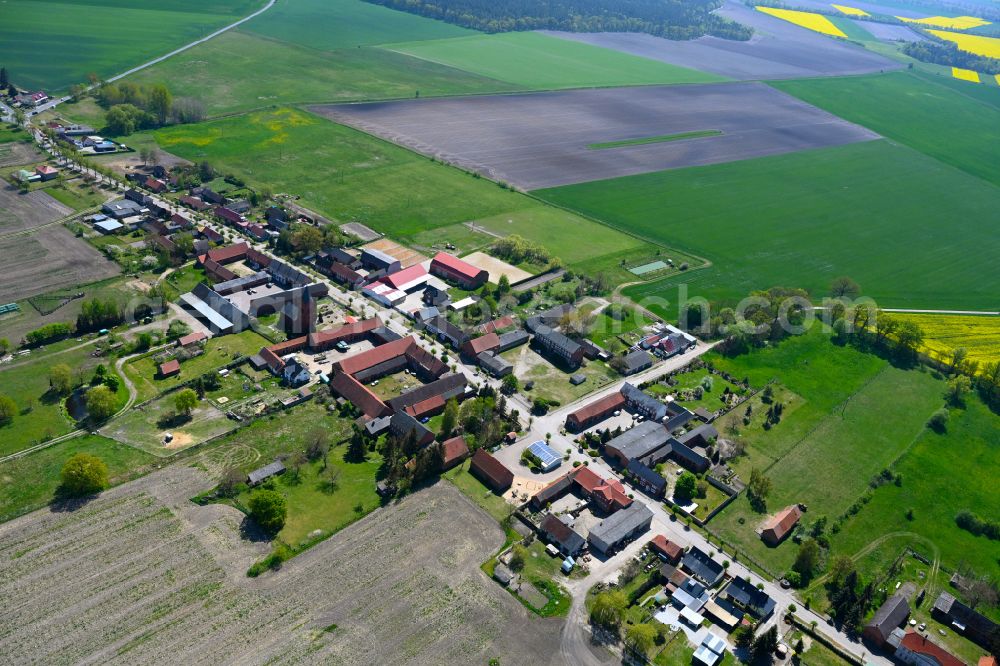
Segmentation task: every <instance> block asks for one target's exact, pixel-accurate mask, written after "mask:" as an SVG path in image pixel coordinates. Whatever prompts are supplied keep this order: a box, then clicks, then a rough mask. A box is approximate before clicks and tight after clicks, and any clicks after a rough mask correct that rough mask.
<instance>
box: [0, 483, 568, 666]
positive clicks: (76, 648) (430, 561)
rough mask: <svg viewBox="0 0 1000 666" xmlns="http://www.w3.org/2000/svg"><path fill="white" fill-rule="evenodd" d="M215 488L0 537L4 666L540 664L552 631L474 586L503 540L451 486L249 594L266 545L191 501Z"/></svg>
mask: <svg viewBox="0 0 1000 666" xmlns="http://www.w3.org/2000/svg"><path fill="white" fill-rule="evenodd" d="M211 485H212V481H211V479H210V478H209V477H208V476H207V475H205V474H204V473H202V472H199V471H197V470H195V469H194V468H191V467H183V466H180V465H174V466H172V467H169V468H167V469H166V470H162V471H160V472H157V473H154V474H152V475H150V476H148V477H145V478H144V479H141V480H139V481H135V482H132V483H129V484H126V485H124V486H120V487H118V488H116V489H115V490H112V491H109V492H108V493H105V494H104V495H103V496H102V497H101V498H100V499H98V500H94V501H92V502H90V503H88V504H85V505H84V506H81V507H79V508H76V509H75V510H72V511H55V512H54V511H49V510H45V511H39V512H36V513H33V514H30V515H28V516H24V517H22V518H20V519H18V520H15V521H12V522H9V523H6V524H5V525H3V526H2V527H0V562H2V563H3V564H2V567H0V572H2V575H0V594H2V595H3V598H4V599H5V600H6V601H5V609H6V610H5V620H4V626H5V637H4V640H3V642H2V647H0V661H4V662H6V663H10V662H12V661H14V660H16V659H17V658H19V656H23V655H24V654H32V655H35V656H36V657H37V658H39V659H42V660H44V661H46V662H48V663H56V662H59V663H63V662H67V663H68V662H79V661H86V660H96V661H101V662H114V661H127V662H131V663H152V662H156V661H163V660H164V659H166V658H168V655H169V659H170V660H172V661H179V662H184V663H194V662H203V663H212V662H214V663H218V662H221V661H246V660H253V661H267V660H269V659H273V660H279V661H281V662H282V663H315V662H318V661H327V662H334V663H385V662H386V660H387V659H389V658H390V655H392V658H393V659H394V663H400V664H428V663H470V662H474V663H486V662H487V661H488V660H489V659H491V658H499V659H500V662H501V663H504V664H518V663H527V662H528V661H530V662H531V663H538V664H545V663H549V662H551V661H552V655H553V651H554V650H555V649H556V648H557V647H558V644H559V642H558V639H557V635H558V628H559V626H560V625H561V623H560V622H558V621H552V622H547V621H539V620H538V619H537V618H534V617H532V616H529V613H528V611H527V610H526V609H525V608H523V607H522V606H521V605H520V604H519V603H518V602H517V601H516V600H515V599H513V598H512V597H511V596H509V595H508V594H507V593H506V592H504V591H503V590H502V588H500V587H499V586H497V585H495V584H494V583H492V582H491V581H489V580H488V579H487V578H486V575H485V574H484V573H483V572H482V571H481V570H480V569H479V565H480V563H481V562H483V561H484V560H486V559H487V558H488V557H489V556H490V554H491V553H492V552H493V551H494V550H495V549H496V548H498V547H499V546H500V544H501V543H503V538H504V536H503V532H502V531H501V530H500V528H499V527H498V526H497V524H496V523H495V522H494V521H493V519H492V518H490V517H489V516H488V515H487V514H486V513H484V512H483V511H481V510H479V509H477V508H476V507H475V506H473V505H472V503H471V502H470V501H469V500H467V499H466V498H465V497H464V496H463V495H462V494H461V493H460V492H459V491H458V490H456V489H455V488H453V487H452V486H451V485H450V484H448V483H444V482H441V483H438V484H437V485H436V486H434V487H433V488H430V489H428V490H425V491H422V492H420V493H417V494H416V495H414V496H411V497H410V498H408V499H406V500H403V501H402V502H400V503H399V504H397V505H393V506H390V507H387V508H384V509H381V510H378V511H376V512H375V513H373V514H371V515H370V516H368V517H367V518H365V519H364V520H362V521H359V522H357V523H355V524H354V525H352V526H351V527H349V528H347V529H345V530H343V531H342V532H340V533H338V534H337V535H335V536H334V537H332V538H331V539H329V540H328V541H326V542H323V543H321V544H319V545H317V546H316V547H314V548H312V549H311V550H309V551H308V552H306V553H304V554H303V555H300V556H299V557H297V558H295V560H294V561H292V562H290V563H287V564H286V565H285V566H284V568H283V569H282V570H281V571H280V572H278V573H276V574H269V575H266V576H263V577H261V578H259V579H249V578H245V577H244V576H243V572H244V571H245V570H246V567H247V566H248V565H249V564H250V563H251V562H252V561H253V560H255V559H257V558H258V557H260V555H261V554H262V552H263V551H264V550H265V546H264V545H263V544H261V543H254V542H250V541H245V540H242V539H241V538H240V524H241V521H242V519H243V516H242V514H240V513H239V512H237V511H236V510H234V509H231V508H229V507H224V506H220V505H210V506H207V507H198V506H196V505H194V504H193V503H191V502H189V501H188V498H190V497H192V496H194V495H195V494H197V493H198V492H199V491H203V490H205V489H206V488H208V487H210V486H211ZM14 609H16V610H14ZM459 628H461V629H462V630H461V631H457V629H459Z"/></svg>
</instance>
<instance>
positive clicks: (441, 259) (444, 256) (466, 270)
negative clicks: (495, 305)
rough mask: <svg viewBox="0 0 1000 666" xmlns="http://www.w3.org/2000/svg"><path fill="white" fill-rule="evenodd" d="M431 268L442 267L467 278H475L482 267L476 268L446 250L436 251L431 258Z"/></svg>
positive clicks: (481, 270) (446, 270)
mask: <svg viewBox="0 0 1000 666" xmlns="http://www.w3.org/2000/svg"><path fill="white" fill-rule="evenodd" d="M431 268H432V269H433V268H443V269H444V270H445V272H449V273H455V274H457V275H460V276H461V277H463V278H465V279H467V280H475V279H476V278H478V277H479V275H480V273H482V272H483V269H482V268H476V267H475V266H473V265H472V264H470V263H469V262H467V261H462V260H461V259H459V258H458V257H454V256H452V255H450V254H448V253H447V252H438V253H437V254H436V255H434V259H432V260H431Z"/></svg>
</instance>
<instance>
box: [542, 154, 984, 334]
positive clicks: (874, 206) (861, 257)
mask: <svg viewBox="0 0 1000 666" xmlns="http://www.w3.org/2000/svg"><path fill="white" fill-rule="evenodd" d="M535 194H537V195H538V196H540V197H542V198H543V199H547V200H551V201H554V202H555V203H558V204H562V205H565V206H568V207H571V208H574V209H576V210H579V211H581V212H583V213H585V214H587V215H589V216H591V217H595V218H597V219H600V220H602V221H605V222H607V223H608V224H610V225H612V226H614V227H618V228H621V229H623V230H626V231H629V232H632V233H635V234H637V235H639V236H642V237H646V238H649V239H650V240H654V241H659V242H661V243H665V244H667V243H669V244H670V245H672V246H675V247H679V248H681V249H682V250H686V251H689V252H693V253H696V254H700V255H702V256H705V257H707V258H708V259H710V260H711V261H712V262H713V264H714V265H713V266H712V267H711V268H708V269H703V270H696V271H691V272H689V273H686V274H682V275H681V276H673V277H670V278H667V279H664V280H659V281H654V282H650V283H646V284H643V285H640V286H636V287H630V288H628V289H627V290H626V294H627V295H629V296H630V297H632V298H633V299H635V300H642V299H644V298H648V297H651V296H656V297H659V298H665V299H669V300H671V301H676V300H677V291H676V288H677V287H678V286H679V285H686V286H687V288H688V290H689V295H691V296H704V297H706V298H709V299H717V300H736V299H738V298H739V297H741V296H744V295H746V294H747V293H748V292H749V291H751V290H754V289H766V288H768V287H773V286H776V285H781V286H787V287H801V288H804V289H808V290H809V291H810V292H811V293H812V294H813V295H814V296H816V297H820V296H822V295H824V294H826V293H827V291H828V288H829V284H830V281H831V280H832V279H833V278H835V277H837V276H839V275H849V276H851V277H852V278H854V279H855V280H856V281H857V282H858V283H859V284H860V285H861V287H862V289H863V290H864V293H865V294H866V295H868V296H871V297H872V298H874V299H875V300H876V301H878V302H879V304H880V305H883V306H886V307H913V308H940V309H980V308H991V307H995V302H996V295H995V293H994V292H995V289H993V286H992V285H995V284H997V282H998V281H1000V267H998V266H997V264H996V262H994V261H992V260H991V259H990V257H991V256H992V255H994V254H995V253H996V252H997V251H998V250H1000V236H998V235H997V234H991V233H988V232H987V231H986V230H985V229H984V227H983V211H989V210H995V209H996V208H997V206H998V205H1000V189H998V188H997V187H995V186H993V185H991V184H989V183H987V182H985V181H983V180H980V179H978V178H975V177H973V176H970V175H968V174H967V173H964V172H962V171H960V170H958V169H955V168H953V167H950V166H948V165H946V164H944V163H942V162H938V161H936V160H934V159H931V158H929V157H927V156H925V155H922V154H921V153H918V152H916V151H914V150H911V149H909V148H907V147H905V146H900V145H897V144H893V143H891V142H888V141H871V142H867V143H859V144H853V145H849V146H840V147H836V148H827V149H821V150H811V151H805V152H800V153H794V154H789V155H781V156H776V157H766V158H761V159H754V160H746V161H741V162H732V163H728V164H719V165H714V166H707V167H695V168H690V169H681V170H675V171H663V172H658V173H652V174H646V175H641V176H631V177H627V178H619V179H614V180H606V181H598V182H594V183H584V184H580V185H571V186H567V187H562V188H556V189H551V190H540V191H538V192H536V193H535ZM650 307H651V309H653V311H655V312H657V314H661V315H664V316H668V317H669V316H672V314H673V313H674V311H675V307H676V302H674V303H672V304H663V303H661V304H653V305H651V306H650Z"/></svg>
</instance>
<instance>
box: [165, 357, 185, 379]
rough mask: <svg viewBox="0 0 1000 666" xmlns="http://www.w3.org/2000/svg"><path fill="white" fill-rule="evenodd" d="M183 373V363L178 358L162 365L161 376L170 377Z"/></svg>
mask: <svg viewBox="0 0 1000 666" xmlns="http://www.w3.org/2000/svg"><path fill="white" fill-rule="evenodd" d="M180 371H181V362H180V361H178V360H177V359H176V358H174V359H171V360H169V361H167V362H166V363H161V364H160V376H161V377H169V376H170V375H176V374H177V373H178V372H180Z"/></svg>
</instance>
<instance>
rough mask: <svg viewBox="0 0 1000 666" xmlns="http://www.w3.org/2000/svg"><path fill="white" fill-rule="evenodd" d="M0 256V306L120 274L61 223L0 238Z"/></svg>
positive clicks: (110, 262) (109, 262)
mask: <svg viewBox="0 0 1000 666" xmlns="http://www.w3.org/2000/svg"><path fill="white" fill-rule="evenodd" d="M44 196H46V197H47V196H48V195H44ZM60 205H61V204H60ZM0 208H2V204H0ZM0 257H3V265H2V266H0V302H3V303H7V302H10V301H14V300H18V299H23V298H29V297H31V296H34V295H36V294H44V293H46V292H49V291H54V290H56V289H60V288H62V287H68V286H71V285H76V284H86V283H89V282H95V281H97V280H103V279H104V278H108V277H111V276H113V275H118V273H119V268H118V265H117V264H115V263H114V262H112V261H109V260H108V259H105V258H104V256H103V255H102V254H101V253H100V252H98V251H97V250H96V249H95V248H94V247H93V246H91V245H90V244H88V243H87V242H86V241H84V240H83V239H82V238H77V237H76V236H74V235H73V234H72V233H71V232H70V231H69V230H68V229H66V228H65V227H64V226H62V225H61V224H55V225H51V226H47V227H41V228H38V229H35V230H34V231H32V232H31V233H25V234H11V235H7V236H0Z"/></svg>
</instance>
